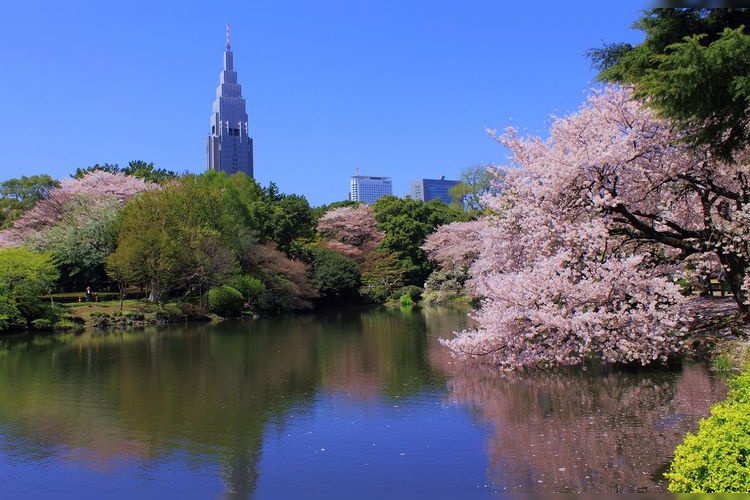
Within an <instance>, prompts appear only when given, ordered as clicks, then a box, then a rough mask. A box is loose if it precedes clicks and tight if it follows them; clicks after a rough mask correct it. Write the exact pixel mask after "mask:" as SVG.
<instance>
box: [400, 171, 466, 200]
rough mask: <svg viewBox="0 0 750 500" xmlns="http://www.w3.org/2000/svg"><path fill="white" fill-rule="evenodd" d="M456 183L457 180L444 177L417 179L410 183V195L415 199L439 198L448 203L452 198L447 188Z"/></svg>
mask: <svg viewBox="0 0 750 500" xmlns="http://www.w3.org/2000/svg"><path fill="white" fill-rule="evenodd" d="M456 184H458V181H449V180H446V178H445V177H444V176H443V177H440V179H419V180H418V181H414V182H412V183H411V197H412V198H413V199H415V200H422V201H430V200H434V199H435V198H439V199H441V200H443V202H445V204H450V203H451V202H452V201H453V199H452V198H451V195H450V194H448V190H449V189H450V188H452V187H453V186H455V185H456Z"/></svg>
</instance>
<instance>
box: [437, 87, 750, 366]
mask: <svg viewBox="0 0 750 500" xmlns="http://www.w3.org/2000/svg"><path fill="white" fill-rule="evenodd" d="M496 137H497V139H498V140H499V141H500V142H501V143H502V144H503V145H505V146H506V147H508V148H509V149H510V151H511V153H512V155H511V163H512V165H511V167H513V168H510V169H509V170H508V174H507V175H506V176H505V179H504V181H505V183H506V187H505V189H504V195H503V196H495V197H493V198H492V199H491V200H490V201H489V204H490V207H491V209H492V210H493V212H494V213H495V214H496V215H495V216H493V217H492V218H491V221H490V223H489V224H488V225H487V227H486V228H485V229H483V230H482V231H481V233H480V236H481V238H482V247H481V250H480V252H479V257H478V258H477V259H476V261H475V262H474V264H473V265H472V267H471V275H472V278H471V280H470V282H469V286H470V287H471V288H472V290H473V291H474V293H476V294H477V295H479V296H481V297H483V303H482V306H481V308H480V309H479V310H478V312H477V313H476V314H475V319H476V321H477V323H478V327H477V328H476V329H473V330H467V331H464V332H461V333H459V334H458V335H457V337H456V338H454V339H452V340H447V341H445V343H446V344H448V345H449V346H450V347H451V348H452V349H453V350H454V352H456V353H458V354H460V355H462V356H468V357H476V358H482V359H486V360H488V361H490V362H492V363H494V364H497V365H499V366H501V367H503V368H508V369H512V368H518V367H525V366H550V365H556V364H574V363H580V362H583V361H584V360H585V359H587V358H588V357H590V356H592V355H598V356H601V357H602V358H603V359H604V360H606V361H609V362H624V363H632V362H639V363H642V364H647V363H651V362H654V361H665V360H666V359H667V358H668V357H669V356H670V355H672V354H674V353H677V352H679V351H680V349H681V348H682V345H681V331H682V329H681V328H680V325H682V324H683V323H682V322H681V320H682V319H683V317H682V316H681V314H682V313H681V309H682V305H681V304H682V302H683V297H682V296H681V295H680V294H679V293H678V290H677V288H676V286H674V284H673V283H672V278H673V277H674V274H675V272H676V271H677V269H678V268H679V265H680V263H681V262H682V261H684V260H685V259H686V258H688V257H691V256H700V255H702V254H714V255H715V256H716V258H718V260H719V262H720V263H721V265H722V266H724V268H725V270H726V272H727V276H728V281H729V285H730V288H731V290H732V293H733V295H734V296H735V299H736V301H737V304H738V306H739V307H740V310H741V311H742V312H747V303H746V291H745V289H743V282H744V280H745V279H746V278H745V276H746V270H747V263H748V255H749V254H748V248H747V235H748V232H749V231H748V228H750V224H748V206H747V205H748V203H747V202H748V200H750V175H749V174H750V172H748V166H747V161H746V159H747V158H746V155H745V157H743V161H737V162H734V163H726V162H723V161H721V160H719V159H716V158H714V157H712V156H711V154H710V153H709V152H708V150H706V151H703V152H701V151H696V150H695V149H692V148H688V147H687V146H685V145H684V143H683V142H681V141H680V140H679V139H680V138H681V136H680V133H679V132H678V131H676V129H675V128H673V127H672V126H671V125H670V124H669V123H668V122H666V121H664V120H661V119H657V118H656V117H655V116H654V114H653V112H652V111H651V110H649V109H648V108H646V107H644V106H643V105H642V104H641V103H639V102H638V101H636V100H634V99H632V97H631V93H630V92H629V91H628V90H627V89H623V88H617V87H609V88H606V89H603V90H602V91H600V92H598V93H595V94H593V95H592V96H591V97H590V99H589V100H588V102H587V103H586V104H585V105H584V106H583V107H582V108H581V109H580V110H579V111H578V112H577V113H575V114H572V115H570V116H568V117H566V118H562V119H555V120H554V123H553V125H552V127H551V129H550V136H549V139H547V140H543V139H541V138H538V137H528V138H520V137H519V136H518V135H517V134H516V133H515V131H513V130H508V131H507V132H506V133H505V134H503V135H500V136H496Z"/></svg>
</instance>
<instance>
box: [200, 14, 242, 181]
mask: <svg viewBox="0 0 750 500" xmlns="http://www.w3.org/2000/svg"><path fill="white" fill-rule="evenodd" d="M206 153H207V169H208V170H221V171H223V172H226V173H227V174H234V173H237V172H244V173H245V174H247V175H249V176H250V177H252V176H253V139H252V137H250V131H249V129H248V125H247V112H246V111H245V99H244V98H243V97H242V87H241V86H240V84H239V83H237V72H236V71H235V70H234V56H233V54H232V45H231V44H230V43H229V25H227V45H226V50H225V51H224V71H222V72H221V74H220V75H219V86H218V87H217V88H216V99H215V100H214V105H213V112H212V113H211V133H210V134H209V136H208V142H207V146H206Z"/></svg>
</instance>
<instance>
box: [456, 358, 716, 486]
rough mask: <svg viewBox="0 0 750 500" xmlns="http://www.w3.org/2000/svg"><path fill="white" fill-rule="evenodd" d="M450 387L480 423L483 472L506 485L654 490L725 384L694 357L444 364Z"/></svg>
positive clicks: (660, 483) (458, 400)
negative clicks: (668, 365) (667, 362)
mask: <svg viewBox="0 0 750 500" xmlns="http://www.w3.org/2000/svg"><path fill="white" fill-rule="evenodd" d="M450 367H451V374H452V377H451V379H450V381H449V382H448V385H449V387H450V397H451V398H452V399H453V400H454V401H457V402H460V403H462V404H469V405H472V406H473V407H474V408H475V410H476V414H477V418H478V419H479V420H480V421H482V422H486V423H489V424H491V425H492V426H493V428H494V433H493V435H492V437H491V439H490V440H489V444H488V453H489V455H490V470H489V475H490V477H491V479H492V481H493V483H494V484H495V485H496V486H497V487H498V489H499V490H503V491H511V492H585V491H599V492H615V493H620V492H628V493H629V492H654V491H664V490H665V489H666V484H665V482H664V479H663V477H662V474H663V472H664V470H665V468H666V467H667V466H668V463H669V461H670V458H671V454H672V452H673V450H674V448H675V446H676V445H677V443H679V442H680V441H681V440H682V438H683V436H684V434H685V433H686V432H687V431H694V430H695V429H696V427H697V425H696V422H697V420H698V418H699V417H702V416H706V415H708V410H709V407H710V406H711V405H712V404H713V403H715V402H716V401H717V400H719V399H721V398H723V397H724V395H725V393H726V386H725V384H724V383H722V382H721V381H718V380H716V379H713V378H711V377H710V376H709V375H708V373H707V372H706V369H705V368H704V367H703V366H700V365H697V364H692V365H686V366H685V367H683V369H682V370H680V371H672V372H665V371H649V370H642V371H639V372H637V373H630V372H623V371H616V370H612V369H607V368H604V367H599V368H598V369H589V370H588V371H581V370H578V369H576V370H567V371H564V372H561V373H557V374H546V373H542V374H540V373H536V374H499V373H497V372H496V371H494V370H489V369H487V368H482V367H467V366H459V365H455V364H454V365H450Z"/></svg>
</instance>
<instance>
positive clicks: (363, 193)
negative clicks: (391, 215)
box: [349, 175, 393, 205]
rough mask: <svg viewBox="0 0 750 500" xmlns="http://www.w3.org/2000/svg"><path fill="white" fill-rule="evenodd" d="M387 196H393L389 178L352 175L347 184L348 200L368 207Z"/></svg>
mask: <svg viewBox="0 0 750 500" xmlns="http://www.w3.org/2000/svg"><path fill="white" fill-rule="evenodd" d="M389 194H393V183H392V182H391V178H390V177H371V176H369V175H353V176H352V178H351V181H350V182H349V199H350V200H352V201H361V202H362V203H367V204H368V205H369V204H371V203H375V200H377V199H378V198H380V197H382V196H386V195H389Z"/></svg>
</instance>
